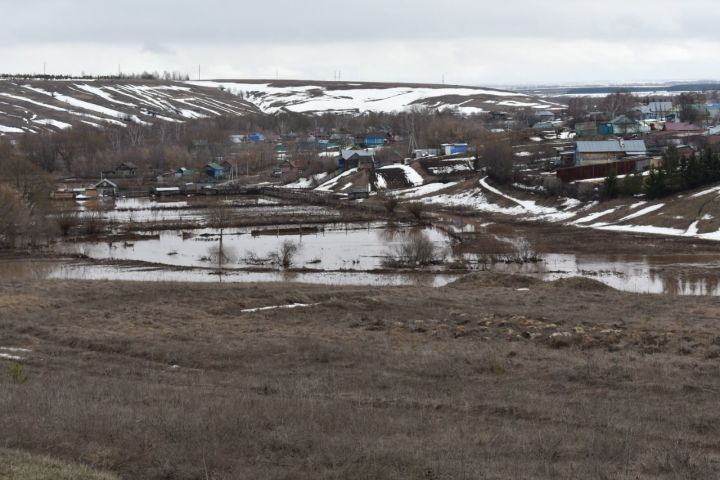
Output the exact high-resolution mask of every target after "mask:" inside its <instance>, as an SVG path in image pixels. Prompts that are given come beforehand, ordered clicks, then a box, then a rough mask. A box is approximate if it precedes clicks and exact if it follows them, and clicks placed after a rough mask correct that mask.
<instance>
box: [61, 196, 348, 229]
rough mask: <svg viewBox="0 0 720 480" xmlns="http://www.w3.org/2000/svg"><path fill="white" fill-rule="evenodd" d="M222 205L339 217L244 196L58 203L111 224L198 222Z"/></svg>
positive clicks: (241, 212)
mask: <svg viewBox="0 0 720 480" xmlns="http://www.w3.org/2000/svg"><path fill="white" fill-rule="evenodd" d="M217 205H223V206H227V207H229V208H230V209H231V210H232V214H233V216H235V217H250V218H259V217H265V216H280V215H309V216H320V217H327V218H328V219H332V218H336V217H339V213H338V212H337V211H336V210H335V209H332V208H326V207H318V206H314V205H298V204H288V203H283V202H281V201H279V200H276V199H272V198H266V197H260V196H248V197H237V198H233V199H226V200H223V199H218V198H216V197H191V198H185V199H183V198H180V197H176V198H172V199H168V200H162V201H157V200H153V199H150V198H119V199H116V200H113V199H106V200H94V201H86V202H81V203H75V202H73V203H72V204H66V205H61V208H62V209H63V210H65V211H75V212H77V214H78V215H79V216H80V218H88V217H91V216H92V217H95V218H97V219H100V220H103V221H107V222H112V223H115V224H134V223H140V224H142V223H151V224H158V223H163V222H173V223H183V222H198V223H202V222H204V221H205V220H206V219H207V218H208V214H209V213H210V211H211V210H212V209H213V207H214V206H217Z"/></svg>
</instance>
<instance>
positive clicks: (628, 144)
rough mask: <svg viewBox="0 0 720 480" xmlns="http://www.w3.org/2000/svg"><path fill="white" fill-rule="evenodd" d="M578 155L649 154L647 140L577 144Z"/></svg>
mask: <svg viewBox="0 0 720 480" xmlns="http://www.w3.org/2000/svg"><path fill="white" fill-rule="evenodd" d="M576 147H577V148H576V149H577V152H578V153H626V154H637V153H639V152H642V153H645V152H647V147H646V146H645V140H625V141H620V140H600V141H581V142H576Z"/></svg>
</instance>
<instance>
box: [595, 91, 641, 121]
mask: <svg viewBox="0 0 720 480" xmlns="http://www.w3.org/2000/svg"><path fill="white" fill-rule="evenodd" d="M635 103H636V101H635V97H633V96H632V95H631V94H630V93H628V92H616V93H613V94H610V95H608V96H607V97H605V98H604V99H603V100H602V102H600V107H601V108H602V109H603V110H604V111H605V112H606V113H607V114H608V115H609V116H610V118H611V119H612V118H615V117H617V116H618V115H620V114H623V113H627V112H629V111H630V109H631V108H632V107H633V105H635Z"/></svg>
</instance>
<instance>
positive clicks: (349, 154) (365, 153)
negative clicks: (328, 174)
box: [340, 149, 375, 160]
mask: <svg viewBox="0 0 720 480" xmlns="http://www.w3.org/2000/svg"><path fill="white" fill-rule="evenodd" d="M355 155H357V156H358V157H374V156H375V151H374V150H369V149H365V150H355V149H349V150H343V151H342V152H340V156H341V157H342V158H343V160H349V159H351V158H353V157H354V156H355Z"/></svg>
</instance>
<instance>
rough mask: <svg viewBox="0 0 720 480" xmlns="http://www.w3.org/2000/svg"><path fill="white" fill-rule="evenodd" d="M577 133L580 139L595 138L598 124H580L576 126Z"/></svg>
mask: <svg viewBox="0 0 720 480" xmlns="http://www.w3.org/2000/svg"><path fill="white" fill-rule="evenodd" d="M575 133H576V134H577V136H578V137H593V136H595V135H597V123H595V122H580V123H576V124H575Z"/></svg>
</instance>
